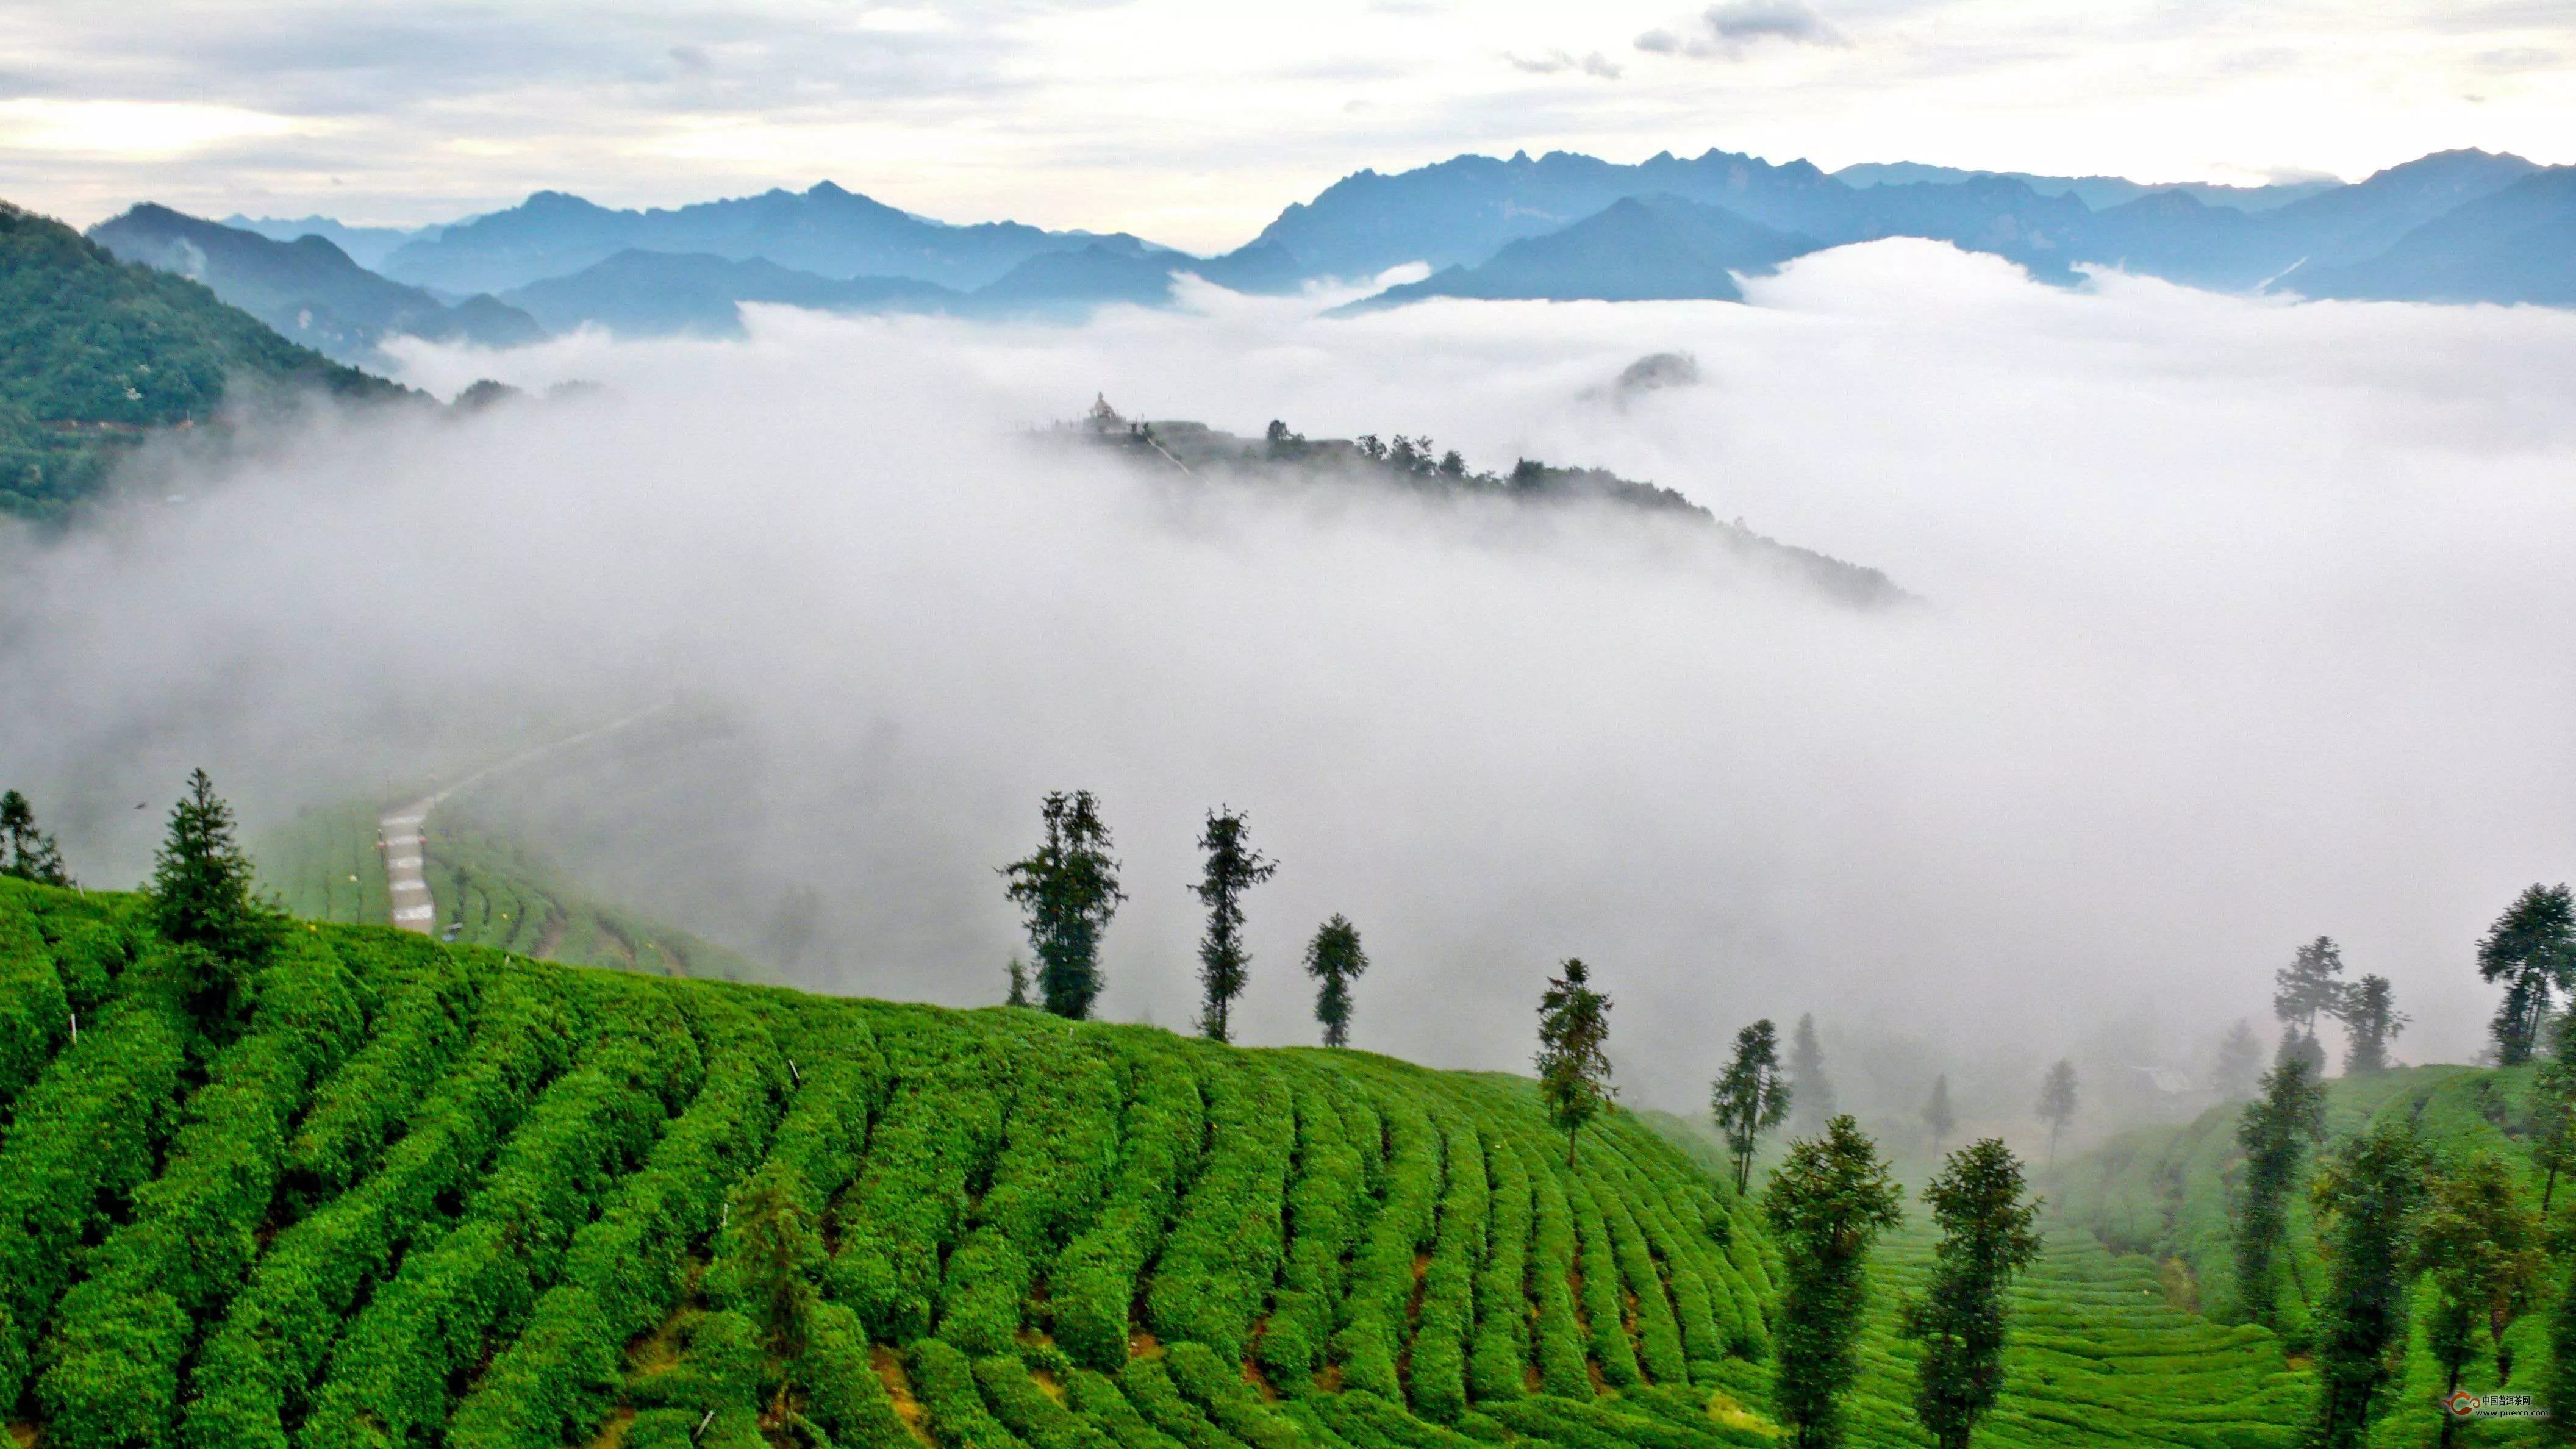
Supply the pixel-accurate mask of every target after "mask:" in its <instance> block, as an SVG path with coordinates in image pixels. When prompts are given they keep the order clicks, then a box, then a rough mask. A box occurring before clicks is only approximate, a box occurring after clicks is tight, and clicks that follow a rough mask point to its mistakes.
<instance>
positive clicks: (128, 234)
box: [89, 202, 546, 367]
mask: <svg viewBox="0 0 2576 1449" xmlns="http://www.w3.org/2000/svg"><path fill="white" fill-rule="evenodd" d="M89 238H90V240H92V241H94V242H97V243H98V244H99V245H101V246H103V247H105V248H107V249H108V250H109V251H111V252H113V253H115V254H116V255H117V256H118V257H120V258H122V259H123V260H126V261H129V262H142V263H144V264H145V265H147V266H153V267H158V268H160V269H161V270H163V271H165V272H176V273H178V274H180V275H181V276H185V277H193V278H195V279H196V280H198V281H200V282H203V283H205V284H206V285H207V286H208V287H210V288H212V289H213V290H214V293H215V295H216V296H217V297H220V298H222V299H223V300H224V301H226V302H229V303H231V304H232V305H234V306H236V307H239V308H241V309H242V310H243V311H245V312H248V313H250V314H251V315H252V316H254V317H257V318H258V319H259V320H261V321H262V322H265V323H267V324H268V325H269V326H271V327H274V328H276V329H277V330H278V331H279V332H281V333H283V334H285V335H286V337H287V338H289V339H290V340H292V341H295V342H299V343H302V344H303V345H304V346H307V347H310V348H312V349H314V350H315V351H317V352H320V353H323V354H324V355H326V356H329V357H332V358H336V359H338V360H339V361H342V362H350V363H358V364H362V365H368V366H377V367H381V366H382V365H383V362H384V358H383V354H382V352H381V350H380V348H381V344H382V343H383V342H384V341H385V340H386V339H387V338H391V337H398V336H413V337H425V338H428V339H430V340H432V341H437V342H470V343H477V344H480V345H482V346H486V347H515V346H518V345H519V344H521V343H526V342H534V341H537V340H540V339H542V338H543V337H544V336H545V335H546V334H545V329H543V328H542V327H539V326H538V325H537V323H536V321H535V320H534V319H533V318H531V317H529V316H528V315H527V314H526V313H524V312H521V311H519V310H517V309H515V308H512V307H509V306H506V305H504V304H502V303H500V302H497V301H495V300H493V299H492V298H491V297H489V296H476V297H472V298H469V299H467V300H465V301H464V302H461V303H458V304H457V305H455V306H452V307H451V306H449V305H448V304H447V303H445V302H442V301H440V300H439V299H438V298H436V297H434V296H431V295H430V294H429V293H428V292H426V291H423V290H422V289H420V288H418V287H406V286H404V285H402V284H401V283H399V282H393V281H388V280H387V279H385V278H383V277H380V276H378V275H376V274H375V273H374V272H371V271H368V270H367V269H366V268H364V267H362V266H359V265H358V264H357V263H356V262H355V261H352V260H351V259H350V258H349V255H348V254H347V253H346V252H343V251H341V250H340V249H339V248H338V247H337V246H334V245H332V244H331V243H330V242H329V241H326V240H324V239H323V238H322V237H321V236H319V235H310V234H308V235H306V236H303V237H301V238H299V239H298V240H295V241H291V242H282V241H276V240H273V239H271V238H269V237H265V236H261V235H260V234H258V233H257V232H250V231H243V230H240V229H238V228H235V227H229V226H224V225H222V224H221V223H218V222H211V221H206V220H204V219H202V218H199V217H193V216H188V215H185V214H183V213H180V212H176V211H172V210H171V209H170V208H168V207H166V206H155V205H152V204H151V203H149V202H147V203H145V204H144V205H141V206H137V207H135V208H133V209H131V210H129V211H127V212H126V213H124V214H123V215H121V216H116V217H111V218H110V219H108V220H106V221H103V222H100V223H99V224H98V225H96V226H94V227H91V228H90V230H89Z"/></svg>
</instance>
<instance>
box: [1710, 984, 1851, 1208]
mask: <svg viewBox="0 0 2576 1449" xmlns="http://www.w3.org/2000/svg"><path fill="white" fill-rule="evenodd" d="M1792 1100H1793V1097H1792V1094H1791V1091H1790V1088H1789V1084H1788V1083H1787V1082H1786V1081H1785V1080H1783V1079H1782V1077H1781V1075H1780V1034H1779V1031H1778V1030H1777V1029H1776V1028H1775V1027H1773V1026H1772V1025H1771V1023H1770V1021H1769V1019H1767V1018H1766V1019H1764V1020H1761V1021H1757V1022H1755V1023H1753V1024H1752V1025H1751V1026H1748V1027H1746V1028H1744V1029H1743V1030H1742V1031H1739V1032H1737V1033H1736V1034H1735V1060H1734V1061H1732V1062H1729V1063H1728V1064H1727V1068H1726V1073H1725V1075H1723V1076H1721V1077H1719V1078H1718V1079H1717V1081H1716V1082H1715V1083H1713V1084H1712V1085H1711V1086H1710V1088H1709V1111H1710V1114H1711V1115H1712V1116H1714V1117H1715V1118H1716V1119H1717V1130H1718V1133H1719V1134H1720V1135H1721V1136H1723V1137H1725V1138H1726V1150H1727V1154H1728V1156H1730V1157H1732V1158H1734V1159H1735V1190H1736V1191H1737V1192H1739V1193H1740V1192H1743V1191H1744V1190H1745V1188H1746V1186H1747V1185H1748V1184H1749V1183H1750V1182H1751V1181H1752V1180H1753V1154H1754V1153H1755V1152H1756V1151H1758V1150H1760V1148H1761V1145H1762V1136H1763V1134H1764V1133H1766V1132H1769V1131H1770V1130H1771V1129H1773V1128H1775V1127H1777V1126H1779V1125H1780V1124H1781V1123H1782V1122H1785V1121H1787V1120H1788V1118H1789V1105H1790V1103H1791V1101H1792ZM1828 1120H1830V1119H1828Z"/></svg>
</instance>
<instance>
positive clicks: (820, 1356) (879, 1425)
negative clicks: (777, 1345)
mask: <svg viewBox="0 0 2576 1449" xmlns="http://www.w3.org/2000/svg"><path fill="white" fill-rule="evenodd" d="M795 1378H796V1384H797V1387H798V1388H800V1389H802V1390H803V1391H804V1394H805V1412H806V1414H807V1416H808V1417H810V1418H811V1419H812V1420H813V1421H814V1422H815V1424H817V1425H818V1426H820V1427H821V1428H822V1430H823V1432H824V1433H826V1434H828V1435H830V1436H831V1439H832V1442H833V1443H834V1444H837V1445H845V1446H848V1449H920V1441H919V1440H917V1439H915V1438H914V1437H913V1436H912V1432H911V1431H910V1430H908V1429H906V1428H905V1427H904V1425H903V1420H902V1418H900V1417H899V1416H898V1415H897V1414H896V1413H895V1409H894V1401H893V1400H892V1399H891V1398H890V1397H888V1396H887V1394H886V1387H885V1383H884V1381H883V1380H881V1379H879V1378H878V1377H877V1373H876V1368H875V1366H874V1365H873V1364H871V1363H869V1361H868V1335H867V1329H866V1328H865V1327H864V1326H863V1325H862V1324H861V1323H860V1322H859V1316H858V1315H857V1314H855V1313H852V1312H851V1311H850V1310H849V1308H848V1307H847V1306H846V1305H843V1304H839V1303H825V1304H822V1305H820V1306H819V1307H817V1308H816V1309H815V1310H814V1326H813V1338H812V1341H811V1342H810V1343H809V1344H808V1345H807V1347H806V1350H805V1356H804V1357H803V1358H802V1359H799V1360H798V1361H797V1363H796V1365H795Z"/></svg>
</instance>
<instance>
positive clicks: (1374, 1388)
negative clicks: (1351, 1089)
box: [1333, 1097, 1441, 1399]
mask: <svg viewBox="0 0 2576 1449" xmlns="http://www.w3.org/2000/svg"><path fill="white" fill-rule="evenodd" d="M1378 1110H1379V1112H1380V1114H1381V1116H1382V1119H1383V1121H1384V1122H1385V1124H1386V1133H1387V1139H1388V1141H1389V1142H1390V1143H1391V1144H1392V1150H1391V1151H1390V1152H1389V1153H1388V1154H1387V1162H1386V1182H1385V1188H1384V1194H1383V1196H1382V1197H1381V1198H1380V1199H1379V1206H1378V1211H1377V1216H1376V1218H1375V1219H1373V1220H1372V1221H1371V1222H1370V1223H1369V1225H1368V1231H1367V1234H1366V1237H1365V1239H1364V1240H1363V1241H1362V1243H1361V1246H1360V1250H1359V1254H1358V1256H1357V1257H1356V1258H1355V1259H1354V1260H1353V1261H1352V1263H1351V1268H1350V1274H1349V1278H1348V1283H1347V1295H1348V1296H1346V1297H1345V1298H1344V1299H1343V1300H1342V1312H1341V1326H1340V1328H1339V1329H1338V1330H1337V1331H1336V1332H1335V1333H1334V1335H1333V1350H1334V1356H1335V1357H1336V1358H1337V1359H1339V1360H1340V1361H1341V1365H1342V1377H1343V1381H1344V1382H1345V1383H1347V1384H1349V1385H1351V1386H1352V1387H1354V1388H1361V1389H1366V1390H1368V1391H1369V1392H1371V1393H1375V1394H1380V1395H1384V1396H1385V1397H1388V1398H1396V1399H1400V1398H1402V1397H1403V1396H1404V1387H1403V1384H1402V1383H1401V1381H1400V1379H1399V1376H1398V1374H1397V1372H1396V1361H1397V1358H1398V1356H1399V1355H1400V1354H1401V1353H1402V1352H1403V1348H1404V1328H1405V1308H1406V1305H1407V1304H1409V1303H1410V1302H1411V1301H1412V1298H1413V1265H1414V1257H1415V1255H1416V1254H1417V1253H1419V1252H1421V1251H1422V1250H1423V1249H1424V1248H1425V1247H1427V1246H1429V1245H1430V1244H1431V1242H1432V1241H1433V1234H1434V1232H1435V1230H1436V1227H1437V1223H1438V1215H1439V1205H1440V1176H1441V1174H1440V1168H1441V1159H1440V1131H1439V1128H1438V1127H1437V1126H1436V1125H1434V1123H1433V1122H1432V1120H1431V1115H1430V1113H1429V1112H1427V1111H1425V1110H1424V1107H1423V1104H1422V1103H1421V1102H1419V1101H1417V1100H1413V1099H1410V1098H1405V1097H1391V1098H1388V1099H1384V1100H1381V1101H1380V1102H1379V1103H1378Z"/></svg>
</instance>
